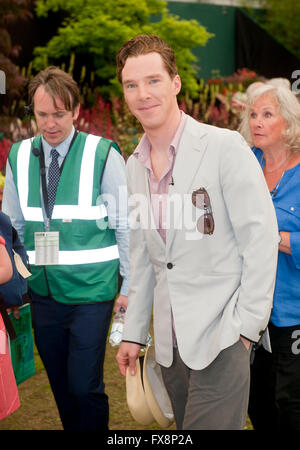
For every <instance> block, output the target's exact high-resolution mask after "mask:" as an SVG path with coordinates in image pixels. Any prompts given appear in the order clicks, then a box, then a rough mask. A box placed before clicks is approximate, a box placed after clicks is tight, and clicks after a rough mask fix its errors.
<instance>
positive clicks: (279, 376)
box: [248, 323, 300, 431]
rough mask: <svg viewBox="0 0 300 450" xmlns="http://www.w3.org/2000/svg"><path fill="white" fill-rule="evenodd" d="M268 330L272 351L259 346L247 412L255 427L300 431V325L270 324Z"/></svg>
mask: <svg viewBox="0 0 300 450" xmlns="http://www.w3.org/2000/svg"><path fill="white" fill-rule="evenodd" d="M269 333H270V340H271V347H272V353H269V352H267V351H266V350H265V349H264V348H263V347H259V348H258V349H256V350H255V356H254V361H253V364H252V365H251V381H250V398H249V407H248V414H249V417H250V420H251V422H252V425H253V427H254V429H255V430H264V431H266V430H270V429H272V430H274V431H281V430H300V339H299V338H300V325H296V326H292V327H276V326H274V325H273V324H271V323H270V324H269ZM297 341H298V342H297Z"/></svg>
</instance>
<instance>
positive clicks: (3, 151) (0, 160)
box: [0, 138, 12, 171]
mask: <svg viewBox="0 0 300 450" xmlns="http://www.w3.org/2000/svg"><path fill="white" fill-rule="evenodd" d="M11 145H12V142H11V141H9V140H8V139H4V138H3V139H1V140H0V171H2V170H3V169H4V168H5V165H6V160H7V157H8V153H9V150H10V147H11Z"/></svg>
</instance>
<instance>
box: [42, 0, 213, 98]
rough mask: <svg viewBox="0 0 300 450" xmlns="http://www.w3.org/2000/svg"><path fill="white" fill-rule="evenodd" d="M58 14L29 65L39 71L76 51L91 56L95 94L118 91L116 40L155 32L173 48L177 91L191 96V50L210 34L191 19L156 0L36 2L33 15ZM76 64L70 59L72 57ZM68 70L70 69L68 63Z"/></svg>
mask: <svg viewBox="0 0 300 450" xmlns="http://www.w3.org/2000/svg"><path fill="white" fill-rule="evenodd" d="M50 12H62V13H63V15H64V17H65V18H64V19H63V20H62V23H61V26H60V27H59V29H58V32H57V34H56V35H55V36H53V37H52V39H50V41H49V42H48V43H47V45H46V46H45V47H36V48H35V50H34V60H33V67H34V69H35V70H41V69H43V68H45V67H46V66H48V65H49V64H57V63H58V62H59V63H60V62H61V61H63V60H64V59H66V58H69V55H70V54H71V53H74V55H75V53H76V59H77V58H78V56H80V59H81V61H84V58H85V57H89V58H91V57H92V65H93V70H94V71H95V76H96V78H97V84H98V85H99V86H101V88H100V92H101V93H102V94H104V95H105V94H108V93H109V92H110V93H111V92H113V93H114V94H117V95H118V94H120V85H119V83H118V81H117V79H116V64H115V55H116V52H117V51H118V49H119V48H120V47H121V45H122V43H123V42H125V41H126V40H128V39H131V38H132V37H134V36H135V35H137V34H152V33H154V34H158V35H159V36H160V37H162V38H163V39H165V40H166V41H167V42H168V43H169V45H171V47H172V48H173V49H174V51H175V54H176V60H177V65H178V70H179V73H180V75H181V79H182V92H183V93H184V92H189V93H190V95H191V97H195V96H196V95H197V92H198V85H197V81H196V66H195V63H196V58H195V56H194V55H193V54H192V52H191V48H193V47H195V46H198V45H205V44H206V42H207V40H208V39H209V38H211V37H212V36H213V35H212V34H210V33H208V32H207V31H206V29H205V28H204V27H203V26H201V25H200V24H199V23H198V22H197V21H196V20H179V18H178V17H177V16H173V15H171V14H170V13H169V12H168V10H167V2H164V1H161V0H138V1H137V0H109V1H107V0H38V1H37V6H36V14H37V16H38V17H48V15H49V13H50ZM73 64H75V67H76V61H73ZM72 69H73V67H72Z"/></svg>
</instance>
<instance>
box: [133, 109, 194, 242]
mask: <svg viewBox="0 0 300 450" xmlns="http://www.w3.org/2000/svg"><path fill="white" fill-rule="evenodd" d="M186 119H187V116H186V114H185V113H184V112H183V111H181V121H180V123H179V126H178V128H177V130H176V133H175V135H174V137H173V139H172V142H171V144H170V147H169V149H168V162H167V164H166V166H165V168H164V170H163V173H162V176H161V178H160V179H158V178H156V176H155V175H154V173H153V170H152V165H151V157H150V152H151V143H150V141H149V139H148V137H147V135H146V134H144V136H143V137H142V139H141V141H140V143H139V144H138V146H137V147H136V149H135V151H134V153H133V154H134V156H135V157H136V158H138V160H139V161H140V162H141V164H142V165H143V166H144V167H146V169H147V172H148V182H149V191H150V195H151V206H152V211H153V216H154V222H155V225H156V228H157V231H158V233H159V234H160V236H161V238H162V240H163V241H164V243H166V223H167V222H166V214H167V201H168V192H169V185H170V182H171V180H172V172H173V167H174V163H175V157H176V153H177V149H178V146H179V142H180V139H181V136H182V133H183V130H184V127H185V123H186Z"/></svg>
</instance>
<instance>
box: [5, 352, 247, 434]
mask: <svg viewBox="0 0 300 450" xmlns="http://www.w3.org/2000/svg"><path fill="white" fill-rule="evenodd" d="M117 350H118V348H116V347H111V345H109V344H107V351H106V360H105V365H104V381H105V385H106V393H107V394H108V396H109V404H110V423H109V428H110V430H155V429H160V428H159V426H158V425H155V424H153V425H150V426H148V427H145V426H144V425H139V424H138V423H137V422H135V421H134V420H133V419H132V417H131V415H130V412H129V410H128V407H127V403H126V389H125V378H124V377H122V375H121V374H120V372H119V369H118V366H117V362H116V359H115V358H116V353H117ZM35 369H36V373H35V375H34V376H33V377H31V378H29V379H28V380H26V381H24V382H23V383H21V384H20V385H19V386H18V389H19V396H20V400H21V407H20V408H19V409H18V410H17V411H16V412H15V413H13V414H11V415H10V416H8V417H7V418H5V419H3V420H2V421H0V430H62V425H61V421H60V418H59V415H58V411H57V408H56V404H55V401H54V397H53V395H52V391H51V389H50V386H49V382H48V378H47V375H46V371H45V369H44V367H43V364H42V362H41V360H40V357H39V355H38V353H37V351H36V349H35ZM246 428H247V429H251V423H250V421H249V420H247V425H246ZM170 430H176V427H175V425H174V424H173V425H172V426H171V427H170Z"/></svg>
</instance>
